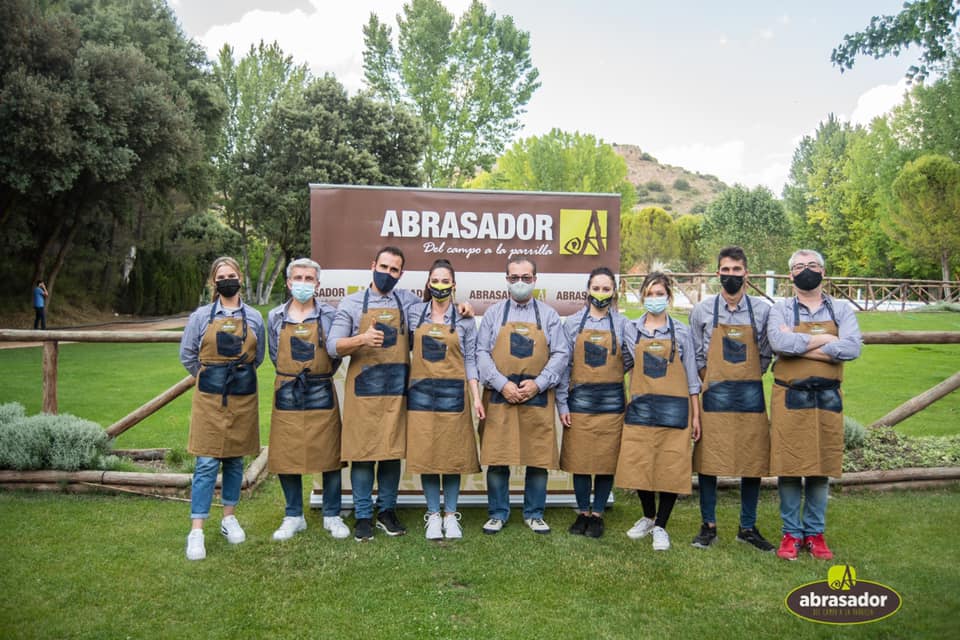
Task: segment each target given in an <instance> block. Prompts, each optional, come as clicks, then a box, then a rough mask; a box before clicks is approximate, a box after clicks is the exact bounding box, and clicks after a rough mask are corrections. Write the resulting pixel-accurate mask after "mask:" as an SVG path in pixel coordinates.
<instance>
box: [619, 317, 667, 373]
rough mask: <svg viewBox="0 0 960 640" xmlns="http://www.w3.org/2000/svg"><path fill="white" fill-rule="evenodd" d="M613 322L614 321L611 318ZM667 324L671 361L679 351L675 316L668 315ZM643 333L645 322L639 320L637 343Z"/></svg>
mask: <svg viewBox="0 0 960 640" xmlns="http://www.w3.org/2000/svg"><path fill="white" fill-rule="evenodd" d="M643 315H647V314H643ZM642 317H643V316H641V318H642ZM611 322H613V321H612V320H611ZM667 326H668V327H669V328H670V362H673V357H674V356H675V355H676V353H677V332H676V329H675V328H674V326H673V318H671V317H670V316H669V315H668V316H667ZM642 335H643V324H642V323H639V322H638V323H637V342H636V344H640V338H641V337H642Z"/></svg>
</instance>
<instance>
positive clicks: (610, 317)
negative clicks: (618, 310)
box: [577, 307, 617, 355]
mask: <svg viewBox="0 0 960 640" xmlns="http://www.w3.org/2000/svg"><path fill="white" fill-rule="evenodd" d="M589 315H590V308H589V307H587V308H586V309H584V311H583V317H582V318H580V328H579V329H577V335H580V333H582V332H583V326H584V325H585V324H586V323H587V316H589ZM607 322H609V323H610V337H611V339H612V350H613V355H617V332H616V330H615V329H614V328H613V314H611V313H610V312H609V311H607Z"/></svg>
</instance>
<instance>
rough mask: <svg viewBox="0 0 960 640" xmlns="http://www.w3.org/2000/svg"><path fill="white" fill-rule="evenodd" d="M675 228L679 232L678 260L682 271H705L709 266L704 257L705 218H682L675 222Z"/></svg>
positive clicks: (697, 216)
mask: <svg viewBox="0 0 960 640" xmlns="http://www.w3.org/2000/svg"><path fill="white" fill-rule="evenodd" d="M673 226H674V228H675V229H676V230H677V240H678V244H679V250H678V252H677V259H678V260H679V261H680V267H681V269H683V270H684V271H686V272H688V273H694V272H697V271H701V270H703V269H704V268H705V267H706V266H707V260H706V259H705V258H704V255H703V216H702V215H685V216H680V217H679V218H677V219H676V220H674V221H673Z"/></svg>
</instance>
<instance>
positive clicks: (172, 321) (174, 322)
mask: <svg viewBox="0 0 960 640" xmlns="http://www.w3.org/2000/svg"><path fill="white" fill-rule="evenodd" d="M189 317H190V316H180V317H176V318H157V319H155V320H128V321H125V322H106V323H100V324H87V325H82V326H76V327H56V328H57V329H64V330H70V331H163V330H165V329H181V328H183V327H184V325H186V324H187V318H189ZM60 344H66V342H61V343H60ZM42 345H43V343H42V342H0V350H3V349H19V348H22V347H39V346H42Z"/></svg>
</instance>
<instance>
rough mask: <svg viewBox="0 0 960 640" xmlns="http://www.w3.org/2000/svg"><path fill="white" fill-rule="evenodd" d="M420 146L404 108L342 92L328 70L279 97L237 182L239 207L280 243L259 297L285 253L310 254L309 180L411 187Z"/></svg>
mask: <svg viewBox="0 0 960 640" xmlns="http://www.w3.org/2000/svg"><path fill="white" fill-rule="evenodd" d="M423 145H424V137H423V129H422V127H421V126H420V123H419V122H418V121H417V120H416V119H415V118H414V117H413V116H412V115H411V114H410V113H408V112H407V111H406V109H405V108H403V107H401V106H391V105H388V104H385V103H383V102H379V101H376V100H373V99H372V98H371V97H370V96H369V95H368V94H365V93H360V94H357V95H355V96H353V97H348V96H347V93H346V91H345V90H344V88H343V86H342V85H341V84H340V83H339V82H337V80H336V78H334V77H332V76H325V77H324V78H319V79H315V80H313V81H311V82H310V83H309V84H308V85H307V87H306V89H305V90H304V91H303V92H302V93H291V94H290V95H288V96H286V97H284V98H283V99H281V100H280V101H279V102H277V104H275V105H274V107H273V108H272V109H271V111H270V113H269V115H268V116H267V118H266V120H265V121H264V123H263V126H262V127H261V128H260V129H259V131H258V134H257V138H256V145H255V148H254V151H253V153H252V154H251V156H250V158H249V162H248V165H247V166H246V167H245V168H244V171H243V175H242V176H241V178H240V179H239V180H238V183H237V200H238V206H239V207H240V208H242V209H243V210H246V211H251V212H253V216H252V223H253V224H254V226H255V227H256V228H257V230H258V231H259V232H260V233H262V234H263V236H264V237H265V238H267V239H268V240H269V241H270V242H272V243H275V244H276V246H277V247H278V250H277V256H278V257H277V261H276V263H275V267H274V269H273V271H272V272H271V273H270V274H269V275H268V276H266V277H265V278H264V279H263V286H262V288H260V289H259V290H258V291H257V292H256V295H257V297H258V298H259V300H265V298H266V297H267V296H268V295H269V293H270V289H271V288H272V286H273V283H274V282H275V280H276V278H277V276H278V275H279V272H280V268H281V267H282V266H283V264H284V260H286V259H290V258H292V257H294V256H300V255H309V251H310V244H309V242H310V190H309V188H308V185H309V183H311V182H321V183H331V184H377V185H394V186H414V185H416V184H418V183H419V178H420V176H419V173H418V171H417V160H418V158H419V157H420V155H421V153H422V151H423ZM261 303H262V302H261Z"/></svg>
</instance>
